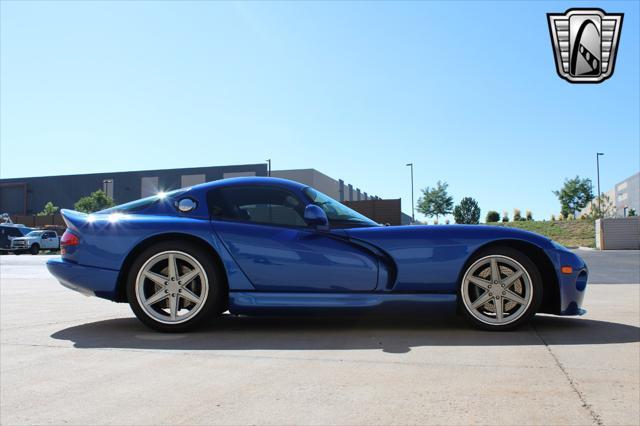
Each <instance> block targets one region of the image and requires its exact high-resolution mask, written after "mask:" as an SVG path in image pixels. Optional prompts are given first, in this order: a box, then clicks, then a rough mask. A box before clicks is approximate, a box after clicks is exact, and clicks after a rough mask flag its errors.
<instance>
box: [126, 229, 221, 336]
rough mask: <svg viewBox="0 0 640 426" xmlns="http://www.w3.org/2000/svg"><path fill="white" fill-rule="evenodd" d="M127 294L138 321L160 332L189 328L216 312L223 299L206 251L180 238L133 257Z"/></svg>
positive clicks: (214, 270)
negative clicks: (181, 240)
mask: <svg viewBox="0 0 640 426" xmlns="http://www.w3.org/2000/svg"><path fill="white" fill-rule="evenodd" d="M127 297H128V300H129V304H130V305H131V309H132V310H133V312H134V313H135V315H136V316H137V317H138V319H140V321H142V322H143V323H144V324H145V325H147V326H149V327H151V328H153V329H155V330H158V331H164V332H182V331H188V330H190V329H193V328H194V327H195V326H197V325H198V324H200V323H201V322H202V321H204V320H205V319H207V318H208V317H211V316H212V315H214V314H217V313H219V312H220V311H221V310H222V309H221V308H222V304H223V300H224V297H223V286H222V280H221V275H220V272H219V271H217V270H216V269H215V267H214V265H213V262H211V255H210V253H207V252H206V251H205V250H202V249H201V248H200V247H198V246H195V245H191V244H188V243H184V242H180V241H173V242H172V241H168V242H163V243H160V244H157V245H154V246H152V247H149V248H147V249H146V250H144V251H143V252H142V253H141V254H140V255H139V256H138V257H137V258H136V260H135V261H134V262H133V265H132V267H131V269H130V272H129V277H128V281H127Z"/></svg>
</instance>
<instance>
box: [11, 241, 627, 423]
mask: <svg viewBox="0 0 640 426" xmlns="http://www.w3.org/2000/svg"><path fill="white" fill-rule="evenodd" d="M580 254H583V253H582V252H581V253H580ZM598 255H601V257H598ZM602 256H604V257H602ZM633 256H635V258H634V257H633ZM584 257H585V258H586V260H587V263H588V264H589V266H590V269H591V273H592V276H593V277H596V278H597V277H601V276H602V277H603V278H602V279H603V284H596V283H594V281H593V280H591V285H590V287H589V288H588V292H587V296H586V300H585V307H586V309H587V310H588V314H587V315H586V316H584V317H581V318H558V317H551V316H538V317H536V319H535V321H534V322H533V324H532V325H531V326H529V327H527V328H525V329H522V330H520V331H515V332H509V333H491V332H482V331H477V330H473V329H470V328H469V327H468V326H467V325H466V323H465V322H464V321H462V320H460V319H458V318H455V317H449V318H440V319H438V318H406V317H399V316H395V317H389V316H386V317H377V318H376V317H373V318H372V317H366V318H320V319H318V318H314V319H310V318H290V317H288V318H257V319H256V318H234V317H231V316H228V315H226V316H224V317H223V318H222V319H221V320H220V321H218V322H216V323H212V324H211V325H210V326H209V327H208V328H206V329H204V330H202V331H199V332H197V333H193V334H177V335H166V334H158V333H154V332H151V331H149V330H148V329H146V328H144V327H143V326H142V325H140V324H139V323H138V321H137V320H136V319H135V318H134V317H133V314H132V313H131V311H130V310H129V308H128V306H127V305H119V304H115V303H111V302H108V301H104V300H100V299H97V298H86V297H84V296H82V295H80V294H77V293H75V292H72V291H70V290H67V289H65V288H63V287H61V286H60V285H58V284H57V282H56V281H55V280H54V279H53V278H52V277H51V276H49V275H48V273H47V271H46V269H45V267H44V263H45V261H46V260H47V259H48V258H49V256H1V257H0V304H1V305H0V308H1V310H0V332H1V333H0V334H1V336H0V340H1V342H0V366H1V368H0V379H1V380H0V423H1V424H3V425H12V424H63V423H64V424H89V423H97V424H249V423H250V424H509V425H511V424H594V425H614V424H624V425H627V424H638V423H640V328H639V327H640V279H636V278H634V277H637V275H633V274H634V271H635V272H637V271H638V270H639V269H640V254H639V253H638V252H627V253H625V254H624V255H623V256H618V255H615V253H605V254H601V253H599V252H589V253H588V255H585V256H584ZM594 259H595V260H594ZM629 259H630V260H631V261H630V262H629V261H628V260H629ZM634 259H639V260H638V261H637V262H634ZM616 262H617V263H616ZM602 265H605V267H610V268H611V270H610V271H609V272H607V270H605V269H603V268H604V267H603V266H602ZM616 271H617V272H616ZM629 278H631V279H636V280H635V281H630V280H629ZM625 280H626V281H628V282H622V281H625ZM605 282H606V285H604V284H605ZM618 282H619V283H618Z"/></svg>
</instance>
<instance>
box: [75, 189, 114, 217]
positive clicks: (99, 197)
mask: <svg viewBox="0 0 640 426" xmlns="http://www.w3.org/2000/svg"><path fill="white" fill-rule="evenodd" d="M115 204H116V203H115V202H114V201H113V199H112V198H111V197H108V196H107V194H106V193H105V192H104V191H103V190H101V189H99V190H97V191H95V192H92V193H91V195H88V196H86V197H82V198H80V199H79V200H78V201H77V202H76V203H75V204H74V205H73V206H74V208H75V209H76V210H77V211H79V212H83V213H93V212H97V211H100V210H104V209H108V208H109V207H113V206H114V205H115Z"/></svg>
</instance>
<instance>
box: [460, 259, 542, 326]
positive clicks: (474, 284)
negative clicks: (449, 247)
mask: <svg viewBox="0 0 640 426" xmlns="http://www.w3.org/2000/svg"><path fill="white" fill-rule="evenodd" d="M542 287H543V286H542V278H541V276H540V272H539V271H538V268H536V266H535V264H534V263H533V262H532V261H531V259H529V257H527V256H526V255H525V254H524V253H522V252H520V251H518V250H514V249H512V248H509V247H496V248H493V249H489V250H485V251H483V252H482V253H479V254H478V255H477V256H476V257H475V258H474V259H473V260H472V261H471V262H470V265H469V266H468V268H467V270H466V271H465V274H464V276H463V278H462V283H461V285H460V292H459V300H460V304H461V307H462V311H463V312H464V314H465V316H466V318H467V319H468V320H469V321H471V323H472V324H473V325H475V326H477V327H480V328H483V329H485V330H511V329H514V328H516V327H519V326H521V325H522V324H524V323H525V322H527V321H528V320H529V319H531V317H533V315H535V313H536V311H537V310H538V307H539V306H540V302H541V301H542Z"/></svg>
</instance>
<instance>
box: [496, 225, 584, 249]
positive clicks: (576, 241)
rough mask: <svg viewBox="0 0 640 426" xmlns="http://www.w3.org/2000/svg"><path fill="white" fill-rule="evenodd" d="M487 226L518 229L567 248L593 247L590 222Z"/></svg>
mask: <svg viewBox="0 0 640 426" xmlns="http://www.w3.org/2000/svg"><path fill="white" fill-rule="evenodd" d="M487 225H495V226H507V227H510V228H520V229H524V230H527V231H531V232H536V233H538V234H542V235H545V236H547V237H549V238H551V239H554V240H556V241H557V242H559V243H560V244H562V245H564V246H567V247H595V226H594V223H593V221H592V220H563V221H545V222H542V221H535V220H529V221H526V222H506V223H505V222H497V223H487Z"/></svg>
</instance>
